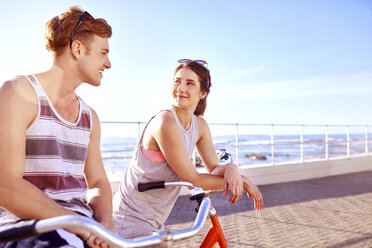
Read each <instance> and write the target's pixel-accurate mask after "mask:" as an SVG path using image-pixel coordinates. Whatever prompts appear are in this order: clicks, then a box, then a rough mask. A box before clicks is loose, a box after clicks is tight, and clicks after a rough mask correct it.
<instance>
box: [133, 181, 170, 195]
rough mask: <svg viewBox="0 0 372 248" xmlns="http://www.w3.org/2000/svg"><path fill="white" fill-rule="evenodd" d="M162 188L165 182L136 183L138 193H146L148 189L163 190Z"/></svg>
mask: <svg viewBox="0 0 372 248" xmlns="http://www.w3.org/2000/svg"><path fill="white" fill-rule="evenodd" d="M164 188H165V181H159V182H148V183H138V191H139V192H143V191H147V190H150V189H164Z"/></svg>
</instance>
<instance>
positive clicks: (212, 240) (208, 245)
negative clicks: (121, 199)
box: [138, 181, 227, 248]
mask: <svg viewBox="0 0 372 248" xmlns="http://www.w3.org/2000/svg"><path fill="white" fill-rule="evenodd" d="M174 186H186V187H189V189H190V190H196V191H195V192H198V193H193V194H192V196H191V197H190V200H196V202H197V204H198V206H197V207H196V209H195V210H196V211H197V212H198V210H199V209H198V208H199V206H200V204H201V201H202V199H204V198H206V197H208V199H209V195H210V193H211V191H207V192H206V191H203V190H202V189H200V188H196V187H195V186H194V185H193V184H191V183H189V182H183V181H179V182H164V181H160V182H149V183H139V184H138V190H139V191H140V192H143V191H146V190H151V189H159V188H166V187H174ZM208 217H209V220H210V222H211V226H210V228H209V231H208V233H207V235H206V236H205V237H204V239H203V241H202V243H201V245H200V248H212V247H214V245H215V244H216V243H218V244H219V246H220V248H226V247H227V242H226V238H225V235H224V233H223V231H222V227H221V224H220V222H219V220H218V217H217V212H216V210H215V209H214V208H213V207H212V205H211V204H210V207H209V211H208Z"/></svg>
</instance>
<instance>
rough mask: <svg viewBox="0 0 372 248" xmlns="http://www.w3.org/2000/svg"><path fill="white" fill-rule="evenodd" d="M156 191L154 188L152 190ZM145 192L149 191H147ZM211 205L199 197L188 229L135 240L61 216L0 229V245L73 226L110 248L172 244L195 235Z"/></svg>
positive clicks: (95, 224)
mask: <svg viewBox="0 0 372 248" xmlns="http://www.w3.org/2000/svg"><path fill="white" fill-rule="evenodd" d="M163 183H164V187H165V186H167V185H168V186H169V185H172V186H187V187H189V188H190V187H191V188H195V187H194V186H193V185H192V184H191V183H188V182H163ZM156 188H158V186H157V187H156ZM147 190H149V189H147ZM210 205H211V200H210V199H209V198H208V197H205V198H203V200H202V202H201V204H200V207H199V211H198V214H197V216H196V218H195V221H194V224H193V226H192V227H191V228H188V229H184V230H179V231H168V230H161V231H158V232H155V233H154V234H153V235H149V236H145V237H140V238H135V239H124V238H122V237H120V236H119V235H117V234H115V233H113V232H112V231H110V230H108V229H107V228H105V227H103V226H102V225H101V224H99V223H98V222H96V221H94V220H92V219H90V218H88V217H83V216H75V215H65V216H59V217H53V218H49V219H44V220H31V221H24V222H21V223H18V224H15V225H10V226H6V227H3V228H1V229H0V243H4V242H9V241H16V240H21V239H24V238H28V237H32V236H37V235H40V234H42V233H45V232H50V231H54V230H56V229H59V228H69V227H75V228H80V229H84V230H86V231H89V232H90V233H92V234H93V235H95V236H96V237H98V238H100V239H102V240H103V241H105V242H106V243H108V244H110V245H111V246H112V247H128V248H129V247H147V246H152V245H160V244H162V243H164V242H172V241H176V240H180V239H184V238H188V237H191V236H193V235H195V234H196V233H198V232H199V231H200V229H201V228H202V227H203V225H204V223H205V220H206V219H207V216H208V211H209V208H210Z"/></svg>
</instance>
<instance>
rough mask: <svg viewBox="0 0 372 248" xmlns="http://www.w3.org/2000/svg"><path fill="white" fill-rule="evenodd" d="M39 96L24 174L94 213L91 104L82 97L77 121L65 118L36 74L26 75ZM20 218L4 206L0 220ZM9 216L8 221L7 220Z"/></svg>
mask: <svg viewBox="0 0 372 248" xmlns="http://www.w3.org/2000/svg"><path fill="white" fill-rule="evenodd" d="M26 78H27V80H28V81H29V82H30V84H31V85H32V87H33V89H34V90H35V92H36V95H37V98H38V113H37V117H36V118H35V120H34V121H33V123H32V124H31V125H30V127H29V128H28V129H27V132H26V164H25V170H24V176H23V178H24V179H25V180H27V181H29V182H31V183H32V184H34V185H35V186H36V187H38V188H39V189H40V190H42V191H43V192H44V193H45V194H46V195H48V196H49V197H50V198H52V199H54V200H55V201H57V202H58V203H59V204H60V205H62V206H63V207H65V208H67V209H70V210H73V211H75V212H78V213H81V214H84V215H86V216H89V217H91V216H92V209H91V208H90V207H89V205H88V203H87V200H86V192H87V184H86V181H85V178H84V168H85V161H86V157H87V150H88V144H89V139H90V133H91V127H92V118H91V110H90V108H89V106H88V105H87V104H86V103H85V102H84V101H83V100H82V99H80V98H79V97H78V100H79V102H80V113H79V117H78V119H77V121H76V122H74V123H71V122H68V121H66V120H65V119H63V118H62V117H61V116H60V115H59V114H58V112H57V111H56V110H55V109H54V107H53V105H52V104H51V102H50V100H49V98H48V96H47V94H46V93H45V91H44V90H43V88H42V86H41V85H40V83H39V82H38V80H37V78H36V77H35V76H34V75H30V76H26ZM17 219H18V218H17V217H16V216H14V215H12V214H10V213H8V212H6V211H5V210H0V224H1V223H2V224H4V221H5V222H8V221H12V222H13V221H15V220H17ZM6 220H7V221H6Z"/></svg>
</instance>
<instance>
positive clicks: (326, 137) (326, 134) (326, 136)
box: [325, 125, 329, 160]
mask: <svg viewBox="0 0 372 248" xmlns="http://www.w3.org/2000/svg"><path fill="white" fill-rule="evenodd" d="M328 158H329V157H328V125H326V126H325V159H326V160H328Z"/></svg>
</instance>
